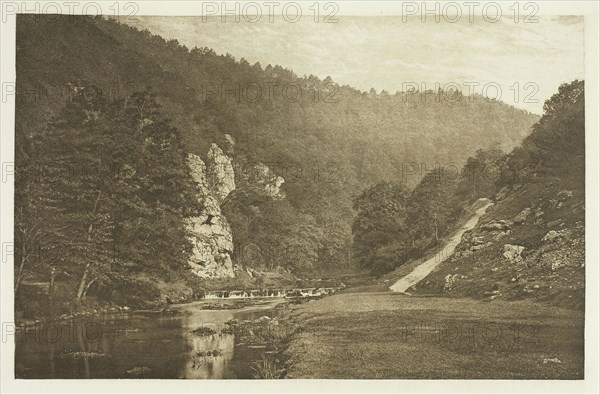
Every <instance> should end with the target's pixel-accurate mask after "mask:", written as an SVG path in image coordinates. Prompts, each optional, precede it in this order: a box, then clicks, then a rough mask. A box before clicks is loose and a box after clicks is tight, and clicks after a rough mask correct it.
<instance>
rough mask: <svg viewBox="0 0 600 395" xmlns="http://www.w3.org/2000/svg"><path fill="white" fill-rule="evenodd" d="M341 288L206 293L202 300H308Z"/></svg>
mask: <svg viewBox="0 0 600 395" xmlns="http://www.w3.org/2000/svg"><path fill="white" fill-rule="evenodd" d="M340 289H341V288H339V287H338V288H296V289H280V290H274V289H260V290H248V291H207V292H206V293H205V294H204V297H202V299H258V298H308V297H317V296H324V295H331V294H333V293H335V292H337V291H339V290H340Z"/></svg>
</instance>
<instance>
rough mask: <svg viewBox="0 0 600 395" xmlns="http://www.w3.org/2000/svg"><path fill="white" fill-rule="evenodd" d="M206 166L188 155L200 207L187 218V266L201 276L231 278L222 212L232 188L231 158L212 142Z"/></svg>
mask: <svg viewBox="0 0 600 395" xmlns="http://www.w3.org/2000/svg"><path fill="white" fill-rule="evenodd" d="M207 157H208V165H205V163H204V162H203V161H202V160H201V159H200V158H199V157H198V156H196V155H193V154H190V155H189V156H188V166H189V167H190V171H191V175H192V177H193V179H194V181H196V183H197V184H198V199H199V200H200V203H201V204H202V206H203V209H202V211H201V213H200V215H199V216H198V217H193V218H188V220H187V228H188V233H189V238H190V240H191V241H192V243H193V250H192V254H191V256H190V259H189V261H188V262H189V265H190V267H191V269H192V272H194V273H195V274H196V275H197V276H199V277H202V278H221V277H234V271H233V263H232V261H231V255H232V254H233V235H232V233H231V227H230V226H229V223H228V222H227V218H225V216H224V215H223V214H222V213H221V204H222V203H223V200H224V199H225V198H226V197H227V195H229V193H230V192H231V191H233V190H234V189H235V180H234V173H233V166H232V165H231V158H229V157H228V156H227V155H225V154H224V153H223V151H222V150H221V149H220V148H219V147H218V146H217V145H216V144H213V145H212V146H211V148H210V151H209V152H208V156H207Z"/></svg>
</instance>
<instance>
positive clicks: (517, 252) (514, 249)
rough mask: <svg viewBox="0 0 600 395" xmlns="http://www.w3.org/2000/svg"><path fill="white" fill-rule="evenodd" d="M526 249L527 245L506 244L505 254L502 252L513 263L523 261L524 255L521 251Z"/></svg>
mask: <svg viewBox="0 0 600 395" xmlns="http://www.w3.org/2000/svg"><path fill="white" fill-rule="evenodd" d="M524 250H525V247H523V246H519V245H514V244H504V254H502V255H503V256H504V257H505V258H506V259H508V260H509V261H510V262H512V263H519V262H523V257H522V256H521V253H523V251H524Z"/></svg>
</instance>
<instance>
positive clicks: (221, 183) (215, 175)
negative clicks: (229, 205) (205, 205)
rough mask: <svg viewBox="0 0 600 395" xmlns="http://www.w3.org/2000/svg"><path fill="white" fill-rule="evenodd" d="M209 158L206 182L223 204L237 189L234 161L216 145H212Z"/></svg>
mask: <svg viewBox="0 0 600 395" xmlns="http://www.w3.org/2000/svg"><path fill="white" fill-rule="evenodd" d="M207 158H208V165H207V166H206V180H207V182H208V188H209V189H210V191H211V193H212V195H213V196H215V197H216V198H217V200H218V202H219V204H221V203H223V200H225V198H226V197H227V195H229V193H230V192H231V191H233V190H234V189H235V173H234V171H233V164H232V159H231V158H230V157H229V156H227V155H225V153H224V152H223V150H221V148H219V146H218V145H216V144H212V145H211V147H210V150H209V151H208V155H207Z"/></svg>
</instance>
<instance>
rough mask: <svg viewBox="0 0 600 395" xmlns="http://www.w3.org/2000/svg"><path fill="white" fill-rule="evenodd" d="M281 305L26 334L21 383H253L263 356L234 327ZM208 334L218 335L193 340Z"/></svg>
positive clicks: (63, 325) (122, 317) (184, 311)
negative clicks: (123, 380) (231, 328)
mask: <svg viewBox="0 0 600 395" xmlns="http://www.w3.org/2000/svg"><path fill="white" fill-rule="evenodd" d="M282 302H283V299H278V300H256V301H252V304H251V305H250V306H247V307H244V308H241V309H236V310H205V309H203V305H204V303H206V302H196V303H190V304H186V305H175V306H172V307H171V308H170V309H169V311H168V312H167V314H165V313H155V312H152V313H131V314H115V315H104V316H101V317H94V318H85V319H73V320H70V321H63V322H60V323H55V324H43V325H42V324H40V325H38V326H34V327H29V328H27V329H26V330H25V329H23V330H21V331H19V332H18V333H17V336H16V338H15V346H16V350H15V359H16V361H15V362H16V363H15V375H16V377H17V378H23V379H29V378H57V379H71V378H73V379H75V378H163V379H176V378H183V379H221V378H225V379H249V378H253V373H254V371H253V370H252V368H251V365H252V362H253V361H255V360H257V359H259V357H260V352H261V350H260V349H256V348H252V347H251V346H249V345H245V344H241V343H239V342H236V338H235V335H234V334H233V333H231V332H230V331H228V330H226V328H227V325H226V324H225V323H226V322H227V321H229V320H232V319H238V320H240V321H244V320H254V319H257V318H259V317H262V316H269V317H273V315H274V313H275V312H274V310H273V309H274V308H275V307H276V306H277V305H278V304H279V303H282ZM200 327H208V328H210V329H212V330H209V331H208V332H214V334H208V335H207V334H203V335H198V334H197V333H192V332H193V331H194V330H196V329H198V328H200Z"/></svg>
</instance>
